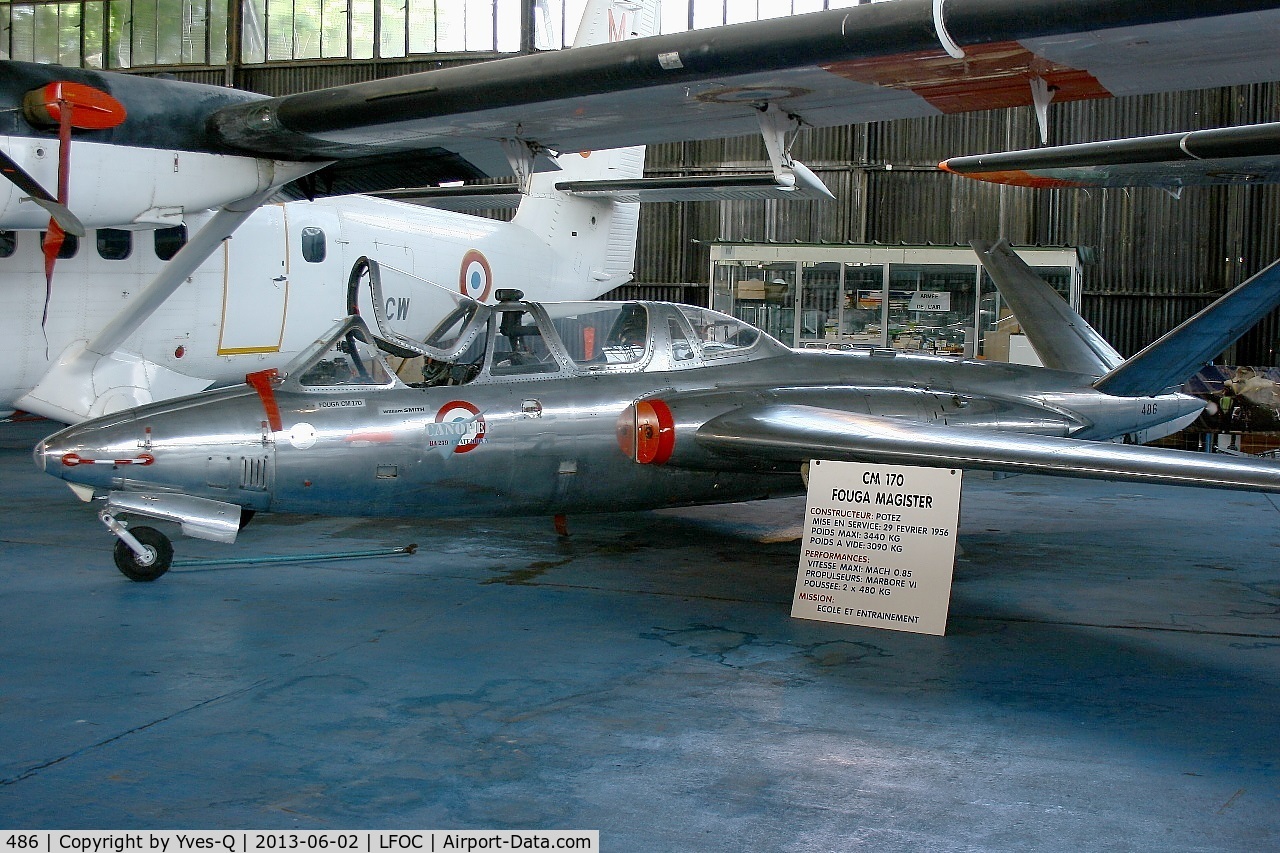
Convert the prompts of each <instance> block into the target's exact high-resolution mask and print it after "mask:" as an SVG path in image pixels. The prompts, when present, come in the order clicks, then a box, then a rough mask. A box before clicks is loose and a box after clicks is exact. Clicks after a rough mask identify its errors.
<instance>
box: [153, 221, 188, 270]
mask: <svg viewBox="0 0 1280 853" xmlns="http://www.w3.org/2000/svg"><path fill="white" fill-rule="evenodd" d="M186 243H187V226H185V225H175V226H173V227H172V228H157V229H156V257H157V258H159V259H160V260H162V261H167V260H169V259H170V258H172V257H173V256H174V255H176V254H178V250H179V249H181V248H182V247H183V246H185V245H186Z"/></svg>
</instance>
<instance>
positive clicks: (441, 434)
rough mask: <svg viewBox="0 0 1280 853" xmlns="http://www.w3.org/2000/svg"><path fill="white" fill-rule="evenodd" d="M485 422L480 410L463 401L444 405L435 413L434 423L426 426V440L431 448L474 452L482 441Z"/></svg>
mask: <svg viewBox="0 0 1280 853" xmlns="http://www.w3.org/2000/svg"><path fill="white" fill-rule="evenodd" d="M484 433H485V422H484V416H483V415H481V414H480V410H479V409H477V408H476V407H475V406H473V405H471V404H470V403H468V402H466V401H465V400H454V401H453V402H451V403H445V404H444V405H443V406H441V407H440V411H438V412H436V420H435V423H432V424H427V440H428V442H429V443H430V446H431V447H432V448H436V449H439V450H441V451H443V452H448V450H449V448H452V449H453V452H454V453H467V452H468V451H471V450H475V449H476V448H477V447H479V446H480V443H481V442H483V441H484Z"/></svg>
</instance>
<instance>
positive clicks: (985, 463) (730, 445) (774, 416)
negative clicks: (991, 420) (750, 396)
mask: <svg viewBox="0 0 1280 853" xmlns="http://www.w3.org/2000/svg"><path fill="white" fill-rule="evenodd" d="M696 440H697V442H698V444H699V445H701V446H702V447H705V448H706V449H708V450H711V451H713V452H716V453H721V454H724V455H728V456H749V457H751V458H754V459H772V460H776V461H790V462H806V461H809V460H812V459H832V460H836V461H851V462H873V463H885V464H891V465H921V466H924V467H928V468H972V469H977V470H985V471H1004V472H1009V473H1019V474H1051V475H1055V476H1061V477H1077V478H1082V479H1089V480H1122V481H1128V482H1137V483H1159V484H1163V485H1174V486H1200V487H1204V488H1214V489H1242V490H1245V491H1256V492H1280V464H1277V463H1275V462H1268V461H1261V460H1256V459H1252V458H1248V457H1224V456H1220V455H1209V454H1205V453H1192V452H1189V451H1182V450H1164V449H1161V448H1155V447H1142V446H1139V445H1132V444H1113V443H1111V442H1097V441H1081V440H1078V439H1070V438H1053V437H1049V436H1041V435H1025V434H1008V433H997V432H990V431H988V430H983V429H974V428H968V427H954V426H942V425H939V424H925V423H920V422H919V421H911V420H896V419H893V418H884V417H876V416H874V415H864V414H858V413H854V412H846V411H835V410H831V409H824V408H819V407H816V406H798V405H766V406H761V407H756V408H748V409H739V410H737V411H734V412H730V413H728V414H725V415H721V416H720V417H718V418H713V419H712V420H710V421H708V422H707V423H706V424H704V425H703V426H702V427H701V428H700V429H699V430H698V432H697V437H696Z"/></svg>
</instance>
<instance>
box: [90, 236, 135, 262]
mask: <svg viewBox="0 0 1280 853" xmlns="http://www.w3.org/2000/svg"><path fill="white" fill-rule="evenodd" d="M132 252H133V232H132V231H121V230H120V229H119V228H99V229H98V257H100V258H102V259H103V260H104V261H123V260H124V259H125V258H127V257H129V255H130V254H131V253H132Z"/></svg>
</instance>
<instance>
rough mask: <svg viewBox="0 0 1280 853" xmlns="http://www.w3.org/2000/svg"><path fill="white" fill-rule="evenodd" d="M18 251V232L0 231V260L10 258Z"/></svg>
mask: <svg viewBox="0 0 1280 853" xmlns="http://www.w3.org/2000/svg"><path fill="white" fill-rule="evenodd" d="M17 250H18V232H17V231H0V258H8V257H12V256H13V253H14V252H16V251H17Z"/></svg>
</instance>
